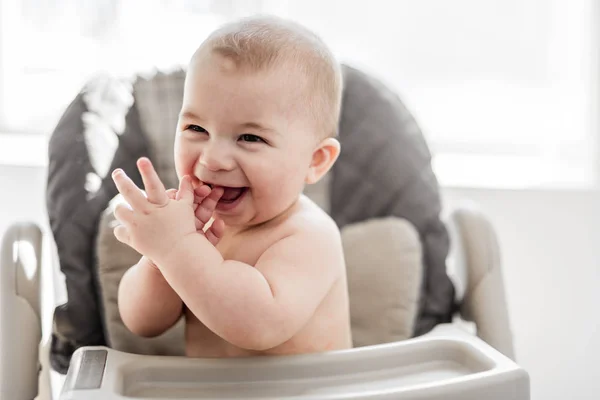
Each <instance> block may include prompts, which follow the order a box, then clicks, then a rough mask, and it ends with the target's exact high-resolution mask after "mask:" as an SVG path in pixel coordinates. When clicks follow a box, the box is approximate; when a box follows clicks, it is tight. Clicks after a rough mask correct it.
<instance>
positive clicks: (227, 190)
mask: <svg viewBox="0 0 600 400" xmlns="http://www.w3.org/2000/svg"><path fill="white" fill-rule="evenodd" d="M204 184H205V185H207V186H208V187H210V188H211V189H214V188H217V187H221V188H223V195H222V196H221V198H220V199H219V203H233V202H234V201H236V200H238V199H239V198H240V197H242V195H243V194H244V193H246V191H247V190H248V188H247V187H230V186H221V185H215V184H213V183H208V182H204Z"/></svg>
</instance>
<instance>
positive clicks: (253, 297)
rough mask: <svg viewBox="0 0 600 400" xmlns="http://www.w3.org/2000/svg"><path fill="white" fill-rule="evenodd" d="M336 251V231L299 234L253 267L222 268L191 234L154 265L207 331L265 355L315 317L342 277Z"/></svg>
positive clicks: (230, 263) (225, 264)
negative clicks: (158, 263)
mask: <svg viewBox="0 0 600 400" xmlns="http://www.w3.org/2000/svg"><path fill="white" fill-rule="evenodd" d="M321 223H322V221H321ZM332 225H333V222H332ZM340 249H341V243H340V239H339V232H338V231H337V228H335V227H333V226H328V227H318V228H317V229H312V230H311V229H302V230H301V231H300V230H298V232H296V233H294V234H291V235H290V236H287V237H285V238H283V239H281V240H280V241H278V242H276V243H275V244H274V245H272V246H271V247H270V248H269V249H268V250H267V251H266V252H265V253H264V254H263V255H262V256H261V257H260V259H259V260H258V262H257V264H256V266H255V267H253V266H251V265H248V264H244V263H241V262H237V261H224V260H223V258H222V257H221V255H220V254H219V252H218V251H216V249H215V248H214V247H213V246H211V245H210V243H208V241H207V240H206V238H204V237H202V236H198V235H193V236H188V237H187V238H186V239H185V241H183V242H182V243H181V245H180V247H179V248H178V249H177V250H176V251H173V252H172V254H173V256H174V257H176V258H173V259H172V260H170V261H169V260H164V261H161V262H160V265H161V266H165V267H169V268H164V269H162V271H163V274H164V276H165V279H166V280H167V281H168V282H169V284H170V285H171V286H172V287H173V289H174V290H175V291H176V292H177V293H178V294H179V295H180V296H181V299H182V300H183V301H184V302H185V304H186V306H187V307H188V308H189V309H190V310H191V311H192V312H193V313H194V314H195V315H196V317H198V319H199V320H200V321H202V322H203V323H204V324H205V325H206V326H207V327H208V328H209V329H211V330H212V331H213V332H215V333H216V334H217V335H219V336H221V337H222V338H223V339H225V340H227V341H228V342H230V343H232V344H234V345H236V346H238V347H242V348H245V349H252V350H266V349H270V348H273V347H276V346H278V345H280V344H282V343H284V342H286V341H287V340H289V339H291V338H292V336H294V335H295V334H296V333H297V332H298V331H300V329H301V328H302V327H303V326H304V325H305V324H306V323H307V322H308V321H309V320H310V318H311V317H312V316H313V315H314V313H315V311H316V309H317V307H318V306H319V304H320V303H321V302H322V300H323V299H324V298H325V296H326V295H327V293H328V292H329V291H330V289H331V287H332V286H333V284H334V283H335V282H336V281H337V280H338V279H339V278H340V277H341V276H342V274H341V272H342V270H341V268H343V263H340V260H339V254H340V252H339V251H340ZM340 266H341V268H340Z"/></svg>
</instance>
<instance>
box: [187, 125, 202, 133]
mask: <svg viewBox="0 0 600 400" xmlns="http://www.w3.org/2000/svg"><path fill="white" fill-rule="evenodd" d="M186 130H190V131H194V132H198V133H206V129H204V128H203V127H201V126H198V125H189V126H188V127H187V128H186Z"/></svg>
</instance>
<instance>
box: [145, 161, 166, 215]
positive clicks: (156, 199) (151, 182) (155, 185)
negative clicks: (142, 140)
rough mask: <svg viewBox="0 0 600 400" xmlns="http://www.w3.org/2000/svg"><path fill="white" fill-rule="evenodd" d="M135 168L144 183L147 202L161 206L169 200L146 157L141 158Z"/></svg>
mask: <svg viewBox="0 0 600 400" xmlns="http://www.w3.org/2000/svg"><path fill="white" fill-rule="evenodd" d="M137 167H138V169H139V170H140V174H141V175H142V180H143V181H144V189H145V190H146V195H147V196H148V201H150V202H151V203H153V204H158V205H163V204H166V203H167V200H168V199H169V198H168V197H167V194H166V189H165V186H164V185H163V183H162V181H161V180H160V178H159V177H158V174H157V173H156V170H154V167H153V166H152V163H151V162H150V160H149V159H147V158H146V157H142V158H140V159H139V160H138V161H137Z"/></svg>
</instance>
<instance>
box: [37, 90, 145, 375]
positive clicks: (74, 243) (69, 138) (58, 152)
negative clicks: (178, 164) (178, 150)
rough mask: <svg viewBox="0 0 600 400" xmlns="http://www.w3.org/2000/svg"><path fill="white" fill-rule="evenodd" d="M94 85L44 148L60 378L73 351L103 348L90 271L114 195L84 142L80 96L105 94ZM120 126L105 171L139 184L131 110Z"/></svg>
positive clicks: (55, 363)
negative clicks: (56, 270) (59, 288)
mask: <svg viewBox="0 0 600 400" xmlns="http://www.w3.org/2000/svg"><path fill="white" fill-rule="evenodd" d="M96 83H97V82H91V83H90V84H89V85H87V86H86V88H84V89H83V91H82V93H81V94H79V95H78V96H77V97H76V98H75V99H74V100H73V102H72V103H71V105H70V106H69V107H68V108H67V109H66V111H65V113H64V114H63V116H62V117H61V119H60V121H59V123H58V124H57V126H56V128H55V129H54V131H53V133H52V135H51V138H50V142H49V149H48V151H49V157H48V158H49V165H48V180H47V188H46V208H47V213H48V218H49V221H50V227H51V230H52V234H53V237H54V241H55V243H56V249H57V255H58V260H59V264H60V270H61V271H62V272H63V274H64V276H65V284H66V289H67V298H68V300H67V302H66V303H65V304H62V305H60V306H58V307H57V308H56V309H55V311H54V318H53V327H52V345H51V350H50V361H51V365H52V367H53V368H54V369H55V370H56V371H58V372H61V373H66V371H67V368H68V364H69V361H70V359H71V355H72V353H73V352H74V351H75V350H76V349H77V348H79V347H81V346H92V345H105V344H106V341H105V337H104V329H103V318H102V309H101V307H100V304H101V303H100V301H99V299H98V290H97V287H98V282H97V276H96V273H95V268H94V265H95V260H94V257H95V255H94V241H95V238H96V235H97V232H98V220H99V217H100V215H101V213H102V211H103V210H104V209H105V208H106V206H107V205H108V202H109V201H110V199H112V198H113V197H114V196H115V194H116V193H117V190H116V188H115V186H114V183H113V182H112V179H111V178H110V174H109V175H108V177H104V178H101V177H100V176H99V175H98V174H97V172H98V171H96V170H95V169H94V167H93V166H92V163H91V161H90V157H89V154H88V145H87V143H86V140H85V127H84V124H83V120H82V117H83V115H84V114H85V113H86V112H87V111H88V108H87V105H86V102H85V100H84V95H85V94H86V91H88V90H96V89H98V90H101V91H102V90H104V89H103V88H98V87H97V85H96ZM116 84H118V82H116V81H115V82H110V81H107V82H104V85H108V86H111V85H116ZM91 88H94V89H91ZM107 93H110V91H109V90H108V91H107ZM107 101H111V100H110V99H108V100H107ZM125 123H126V128H125V131H124V132H123V133H122V134H121V135H120V136H119V137H118V147H117V148H116V151H115V152H114V154H107V155H106V156H107V157H111V158H112V161H110V160H109V165H110V170H112V169H114V168H117V167H120V168H123V169H124V170H125V171H126V172H127V174H128V175H129V176H131V177H132V179H133V180H134V181H135V182H136V183H137V184H138V185H140V184H141V182H142V181H141V177H140V176H139V173H138V171H137V168H136V166H135V161H136V160H137V158H139V157H141V156H147V155H148V152H147V149H146V143H145V141H144V140H143V135H142V134H141V128H140V123H139V116H138V113H137V110H136V109H135V107H132V108H131V109H129V110H128V111H127V116H126V121H125ZM90 176H96V177H98V178H97V181H98V182H99V186H96V185H93V186H94V187H90Z"/></svg>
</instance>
